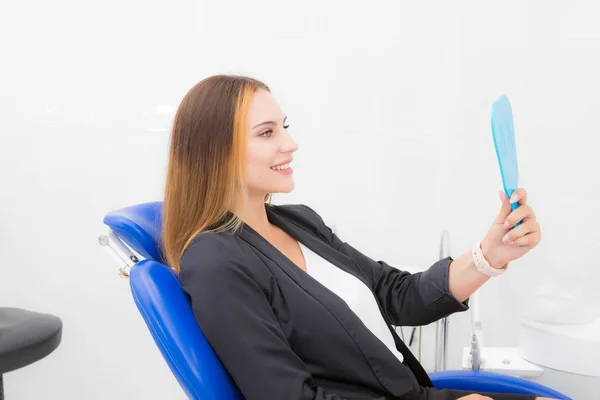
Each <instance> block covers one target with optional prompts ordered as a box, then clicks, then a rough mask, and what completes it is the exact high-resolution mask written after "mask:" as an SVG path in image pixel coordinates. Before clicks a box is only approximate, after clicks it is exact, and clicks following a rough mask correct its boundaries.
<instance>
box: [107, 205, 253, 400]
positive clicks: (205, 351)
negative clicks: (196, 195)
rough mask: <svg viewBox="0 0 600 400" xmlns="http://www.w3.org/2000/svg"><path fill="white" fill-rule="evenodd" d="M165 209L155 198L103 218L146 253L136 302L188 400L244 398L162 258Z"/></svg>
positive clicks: (135, 282) (134, 284) (134, 286)
mask: <svg viewBox="0 0 600 400" xmlns="http://www.w3.org/2000/svg"><path fill="white" fill-rule="evenodd" d="M161 212H162V202H153V203H145V204H139V205H135V206H131V207H127V208H123V209H121V210H116V211H113V212H110V213H108V214H107V215H106V217H105V218H104V223H105V224H106V225H108V226H109V227H110V228H111V229H112V230H113V231H114V232H115V234H116V235H117V236H118V237H119V238H120V239H121V240H122V241H123V242H125V243H126V244H127V245H128V246H130V247H131V248H133V249H134V250H135V251H137V252H138V253H139V254H140V255H142V256H144V257H146V259H145V260H142V261H140V262H139V263H137V264H136V265H135V266H134V267H132V268H131V271H130V276H129V281H130V286H131V292H132V294H133V298H134V301H135V304H136V305H137V307H138V310H139V311H140V313H141V314H142V317H143V318H144V321H145V322H146V325H147V326H148V329H149V330H150V333H151V334H152V337H153V338H154V341H155V343H156V345H157V346H158V348H159V349H160V351H161V353H162V355H163V357H164V359H165V361H166V362H167V364H168V365H169V368H171V371H172V372H173V375H175V377H176V378H177V380H178V381H179V384H180V385H181V387H182V388H183V390H184V391H185V393H186V394H187V396H188V397H189V398H190V399H202V400H204V399H206V400H230V399H231V400H234V399H235V400H239V399H243V397H242V396H241V395H240V393H239V391H238V389H237V387H236V386H235V384H234V383H233V381H232V380H231V377H230V376H229V374H228V373H227V371H226V370H225V368H223V366H222V364H221V362H220V361H219V359H218V358H217V356H216V354H215V353H214V351H213V349H212V348H211V347H210V344H209V343H208V341H207V340H206V337H205V336H204V334H203V333H202V331H201V330H200V327H199V326H198V323H197V322H196V319H195V317H194V314H193V312H192V308H191V305H190V302H189V299H188V297H187V295H186V294H185V292H184V291H183V289H182V287H181V285H180V284H179V280H178V278H177V275H176V274H175V272H174V271H173V270H172V269H171V268H169V267H167V266H166V265H164V264H162V263H161V262H160V260H162V257H161V252H160V250H159V247H158V243H160V232H161Z"/></svg>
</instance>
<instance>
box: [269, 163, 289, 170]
mask: <svg viewBox="0 0 600 400" xmlns="http://www.w3.org/2000/svg"><path fill="white" fill-rule="evenodd" d="M289 167H290V164H283V165H279V166H277V167H271V169H275V170H278V171H281V170H282V169H288V168H289Z"/></svg>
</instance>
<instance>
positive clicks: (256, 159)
mask: <svg viewBox="0 0 600 400" xmlns="http://www.w3.org/2000/svg"><path fill="white" fill-rule="evenodd" d="M246 161H247V166H248V176H249V177H250V178H251V179H252V178H254V179H261V178H262V177H263V176H264V175H265V174H266V172H267V168H269V167H270V166H271V164H270V162H271V159H270V158H269V157H268V156H266V155H265V154H263V153H260V152H256V151H252V150H250V149H249V151H248V153H247V157H246Z"/></svg>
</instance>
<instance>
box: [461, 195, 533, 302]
mask: <svg viewBox="0 0 600 400" xmlns="http://www.w3.org/2000/svg"><path fill="white" fill-rule="evenodd" d="M499 194H500V200H501V201H502V207H501V209H500V212H499V213H498V215H497V216H496V219H495V220H494V222H493V223H492V225H491V227H490V229H489V230H488V233H487V235H486V237H485V239H484V240H483V241H482V242H481V250H482V252H483V256H484V257H485V259H486V260H487V261H488V263H489V264H490V266H491V267H492V268H498V269H501V268H506V266H507V265H508V263H509V262H511V261H513V260H515V259H517V258H519V257H522V256H523V255H524V254H525V253H527V252H528V251H529V250H531V249H532V248H534V247H535V246H537V245H538V243H539V242H540V240H541V230H540V224H539V223H538V222H537V220H536V216H535V213H534V212H533V209H532V208H531V207H530V206H529V205H528V204H527V192H526V191H525V190H524V189H517V190H515V191H514V193H513V196H512V198H511V201H509V199H508V198H507V197H506V195H505V194H504V193H503V192H500V193H499ZM516 201H518V202H519V207H518V208H517V209H516V210H515V211H512V209H511V205H510V204H511V202H513V203H514V202H516ZM520 221H522V223H521V224H520V225H519V226H518V227H516V228H514V229H511V227H513V226H515V225H516V224H517V222H520ZM519 246H521V247H519ZM449 275H450V276H449V286H450V291H451V292H452V294H453V296H454V297H456V299H457V300H458V301H465V299H467V298H469V296H471V294H473V292H475V291H476V290H477V289H479V287H481V285H483V284H484V283H485V282H487V281H488V279H490V278H489V277H488V276H487V275H484V274H482V273H480V272H479V271H478V270H477V269H476V268H475V263H474V262H473V257H472V255H471V251H468V252H466V253H465V254H463V255H462V256H460V257H459V258H457V259H456V260H454V261H453V262H452V263H451V264H450V274H449Z"/></svg>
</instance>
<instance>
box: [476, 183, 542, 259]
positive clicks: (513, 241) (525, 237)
mask: <svg viewBox="0 0 600 400" xmlns="http://www.w3.org/2000/svg"><path fill="white" fill-rule="evenodd" d="M500 199H501V200H502V208H501V209H500V213H499V214H498V216H497V217H496V219H495V220H494V223H493V224H492V226H491V227H490V229H489V230H488V233H487V236H486V237H485V239H484V240H483V241H482V242H481V250H482V252H483V256H484V257H485V259H486V260H487V261H488V263H489V264H490V265H491V266H492V267H493V268H503V267H504V266H506V265H507V264H508V263H509V262H511V261H513V260H516V259H517V258H519V257H522V256H523V255H524V254H525V253H527V252H529V250H531V249H533V248H534V247H535V246H537V245H538V243H539V242H540V240H541V239H542V233H541V230H540V224H539V223H538V222H537V220H536V217H535V213H534V212H533V209H532V208H531V206H529V204H527V192H526V191H525V189H522V188H519V189H517V190H515V191H514V192H513V194H512V196H511V199H510V200H512V201H509V199H508V198H507V196H506V195H505V194H504V192H500ZM515 201H518V203H519V207H518V208H517V209H516V210H514V211H512V210H511V203H514V202H515ZM519 221H521V225H519V226H518V227H516V228H514V229H511V228H512V227H513V226H514V225H515V224H516V223H517V222H519Z"/></svg>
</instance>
